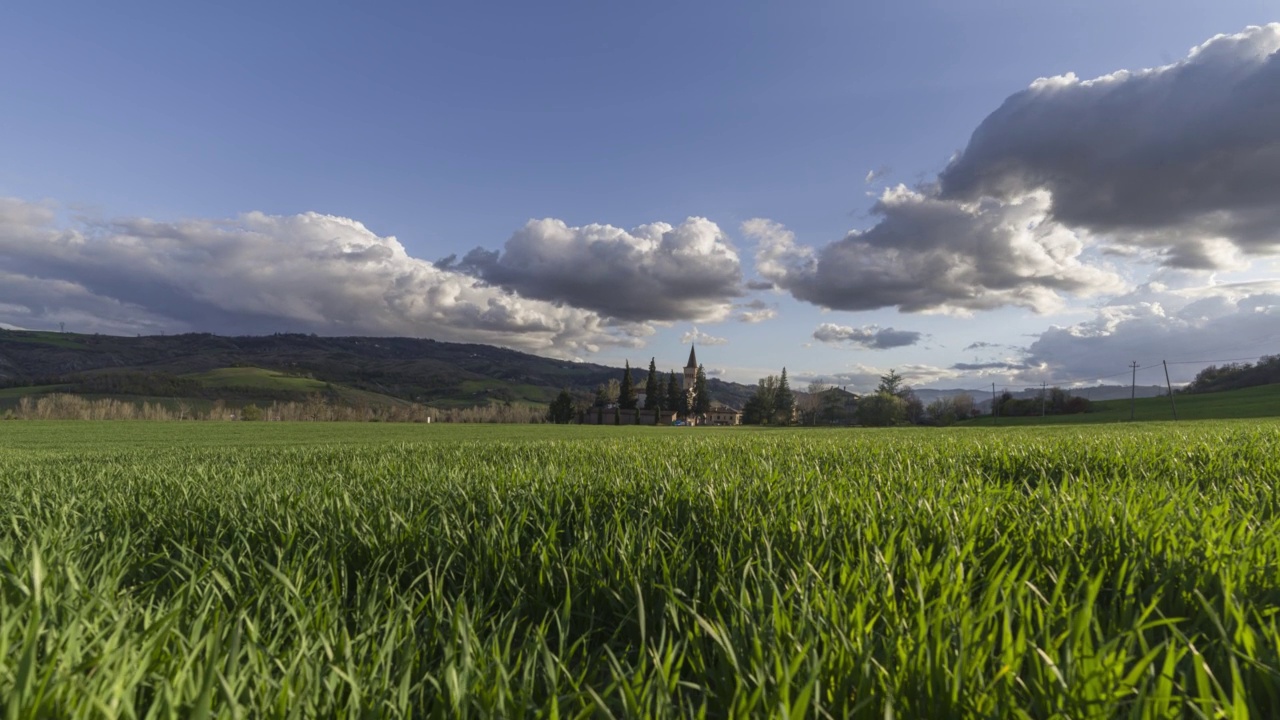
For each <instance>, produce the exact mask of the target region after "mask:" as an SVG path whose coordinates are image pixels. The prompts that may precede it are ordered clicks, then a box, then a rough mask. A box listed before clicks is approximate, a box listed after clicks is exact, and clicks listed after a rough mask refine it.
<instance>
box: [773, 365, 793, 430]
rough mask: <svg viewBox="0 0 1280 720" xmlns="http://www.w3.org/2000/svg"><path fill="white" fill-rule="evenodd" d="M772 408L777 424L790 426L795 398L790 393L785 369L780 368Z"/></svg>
mask: <svg viewBox="0 0 1280 720" xmlns="http://www.w3.org/2000/svg"><path fill="white" fill-rule="evenodd" d="M774 408H775V409H776V411H777V413H778V424H780V425H790V424H791V415H792V413H793V412H794V411H795V409H796V396H795V394H794V393H792V392H791V384H790V383H788V382H787V369H786V368H782V377H780V378H778V391H777V395H776V396H775V399H774Z"/></svg>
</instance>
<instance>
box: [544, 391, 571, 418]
mask: <svg viewBox="0 0 1280 720" xmlns="http://www.w3.org/2000/svg"><path fill="white" fill-rule="evenodd" d="M573 416H574V411H573V396H572V395H570V394H569V390H568V389H567V388H566V389H564V390H561V391H560V394H559V395H557V396H556V399H555V401H554V402H552V403H551V409H550V410H548V411H547V418H548V419H549V420H551V422H553V423H556V424H557V425H564V424H566V423H569V422H572V421H573Z"/></svg>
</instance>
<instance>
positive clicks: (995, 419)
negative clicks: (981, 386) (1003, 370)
mask: <svg viewBox="0 0 1280 720" xmlns="http://www.w3.org/2000/svg"><path fill="white" fill-rule="evenodd" d="M997 409H998V406H997V405H996V384H995V383H991V424H992V425H999V424H1000V414H999V413H997V412H996V410H997Z"/></svg>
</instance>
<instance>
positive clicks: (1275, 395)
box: [962, 383, 1280, 426]
mask: <svg viewBox="0 0 1280 720" xmlns="http://www.w3.org/2000/svg"><path fill="white" fill-rule="evenodd" d="M1173 400H1174V403H1176V405H1177V409H1178V419H1179V420H1225V419H1230V418H1260V417H1276V416H1280V383H1278V384H1272V385H1259V386H1257V387H1250V388H1242V389H1239V390H1227V391H1224V392H1215V393H1196V394H1185V393H1175V394H1174V397H1173ZM1133 410H1134V412H1133V418H1134V420H1138V421H1142V420H1172V419H1173V408H1172V407H1171V406H1170V404H1169V396H1168V395H1165V396H1164V397H1149V398H1138V399H1137V400H1136V401H1134V403H1133ZM993 422H997V423H998V424H1000V425H1010V426H1012V425H1063V424H1074V423H1113V422H1129V400H1127V399H1125V400H1104V401H1101V402H1095V403H1093V408H1092V410H1090V412H1087V413H1080V414H1077V415H1049V416H1046V417H1039V416H1031V417H1002V418H998V419H995V420H993V419H992V417H991V416H990V415H984V416H982V417H978V418H974V419H973V420H968V421H965V422H964V423H962V424H963V425H991V424H992V423H993Z"/></svg>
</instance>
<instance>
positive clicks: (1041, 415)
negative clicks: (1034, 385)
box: [1040, 382, 1049, 417]
mask: <svg viewBox="0 0 1280 720" xmlns="http://www.w3.org/2000/svg"><path fill="white" fill-rule="evenodd" d="M1048 385H1049V383H1046V382H1042V383H1040V417H1044V399H1045V398H1044V392H1045V388H1046V387H1047V386H1048Z"/></svg>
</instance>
